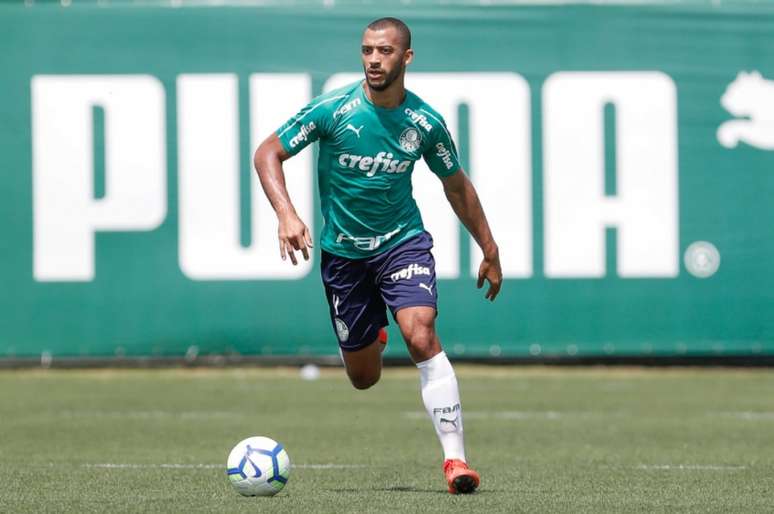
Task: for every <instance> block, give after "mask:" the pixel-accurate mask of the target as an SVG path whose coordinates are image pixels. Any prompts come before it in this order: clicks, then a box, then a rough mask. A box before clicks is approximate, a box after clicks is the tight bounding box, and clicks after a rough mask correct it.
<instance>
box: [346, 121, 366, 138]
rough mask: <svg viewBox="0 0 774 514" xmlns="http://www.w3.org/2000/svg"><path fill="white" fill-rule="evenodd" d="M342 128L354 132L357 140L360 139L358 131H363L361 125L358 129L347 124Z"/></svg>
mask: <svg viewBox="0 0 774 514" xmlns="http://www.w3.org/2000/svg"><path fill="white" fill-rule="evenodd" d="M344 128H345V129H348V130H351V131H352V132H354V133H355V135H357V138H358V139H360V131H361V130H363V125H360V126H359V127H358V128H355V126H354V125H352V124H351V123H347V126H346V127H344Z"/></svg>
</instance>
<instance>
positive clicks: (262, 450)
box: [226, 437, 290, 496]
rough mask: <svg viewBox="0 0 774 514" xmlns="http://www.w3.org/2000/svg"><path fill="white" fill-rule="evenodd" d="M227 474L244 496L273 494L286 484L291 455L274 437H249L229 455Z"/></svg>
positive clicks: (232, 483) (238, 444) (235, 487)
mask: <svg viewBox="0 0 774 514" xmlns="http://www.w3.org/2000/svg"><path fill="white" fill-rule="evenodd" d="M226 474H227V475H228V479H229V481H230V482H231V485H233V486H234V489H236V490H237V492H238V493H239V494H241V495H243V496H274V495H275V494H277V493H278V492H280V491H281V490H282V488H283V487H285V484H287V483H288V478H289V477H290V457H289V456H288V452H286V451H285V448H284V447H283V446H282V445H281V444H279V443H278V442H277V441H275V440H274V439H269V438H268V437H248V438H247V439H245V440H243V441H239V442H238V443H237V445H236V446H234V449H233V450H231V453H229V454H228V460H227V461H226Z"/></svg>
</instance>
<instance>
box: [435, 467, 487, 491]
mask: <svg viewBox="0 0 774 514" xmlns="http://www.w3.org/2000/svg"><path fill="white" fill-rule="evenodd" d="M443 473H444V475H446V481H447V482H448V483H449V492H450V493H451V494H470V493H472V492H475V491H476V488H477V487H478V484H479V483H480V482H481V477H479V476H478V473H476V472H475V471H473V470H472V469H470V468H469V467H468V465H467V464H465V463H464V462H462V461H461V460H459V459H446V460H445V461H444V462H443Z"/></svg>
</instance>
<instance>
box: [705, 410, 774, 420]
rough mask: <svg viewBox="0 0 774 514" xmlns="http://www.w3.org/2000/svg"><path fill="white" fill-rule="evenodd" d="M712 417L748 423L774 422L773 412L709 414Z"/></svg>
mask: <svg viewBox="0 0 774 514" xmlns="http://www.w3.org/2000/svg"><path fill="white" fill-rule="evenodd" d="M708 414H709V415H711V416H723V417H729V418H737V419H744V420H747V421H759V420H763V421H774V412H772V411H759V412H754V411H742V412H709V413H708Z"/></svg>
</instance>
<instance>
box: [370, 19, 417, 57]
mask: <svg viewBox="0 0 774 514" xmlns="http://www.w3.org/2000/svg"><path fill="white" fill-rule="evenodd" d="M387 27H395V29H396V30H397V31H398V37H399V38H400V44H401V45H402V46H403V49H404V50H407V49H409V48H411V31H410V30H409V28H408V25H406V24H405V23H403V21H401V20H399V19H398V18H391V17H387V18H379V19H378V20H374V21H372V22H371V23H369V24H368V27H366V28H368V29H371V30H384V29H386V28H387Z"/></svg>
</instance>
